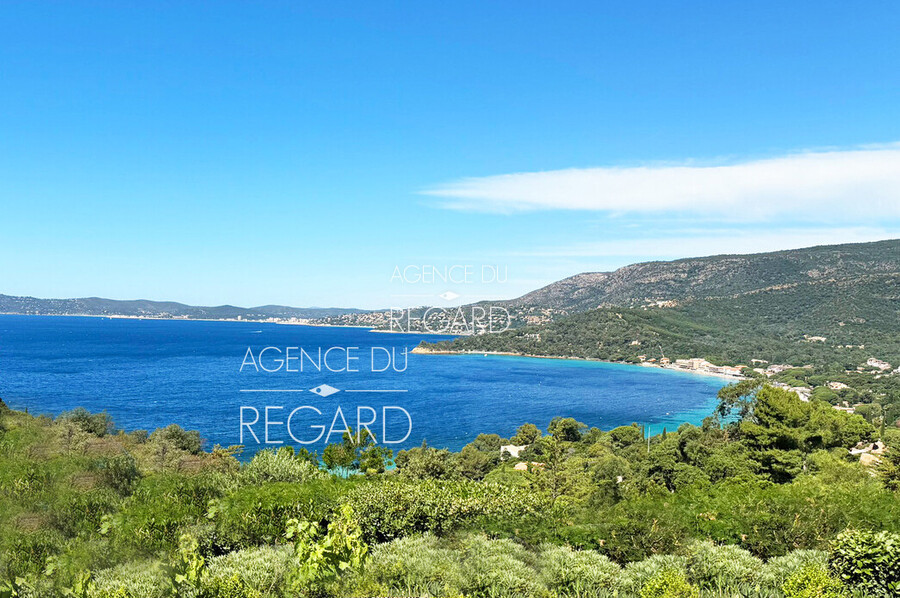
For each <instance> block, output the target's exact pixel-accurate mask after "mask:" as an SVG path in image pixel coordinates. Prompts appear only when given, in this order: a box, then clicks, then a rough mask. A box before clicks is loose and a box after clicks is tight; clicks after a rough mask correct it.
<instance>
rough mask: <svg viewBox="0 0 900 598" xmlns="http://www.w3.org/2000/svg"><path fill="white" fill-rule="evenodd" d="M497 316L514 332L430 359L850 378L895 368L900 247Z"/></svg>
mask: <svg viewBox="0 0 900 598" xmlns="http://www.w3.org/2000/svg"><path fill="white" fill-rule="evenodd" d="M499 304H500V305H504V306H506V307H507V309H509V310H510V312H511V313H512V314H513V316H514V319H515V321H516V322H517V324H518V325H517V326H516V328H515V329H513V330H510V331H507V332H504V333H501V334H483V335H476V336H470V337H464V338H460V339H458V340H456V341H453V342H444V343H439V344H438V346H437V347H434V348H437V349H440V350H450V351H477V352H480V351H503V352H512V353H521V354H534V355H560V356H573V357H585V358H596V359H606V360H613V361H641V360H643V359H644V358H650V357H653V358H656V359H659V358H662V357H663V356H665V357H669V358H676V357H681V358H686V357H705V358H707V359H709V360H711V361H714V362H716V363H732V364H733V363H748V362H749V360H751V359H765V360H778V361H784V362H788V363H794V364H806V363H818V364H826V363H831V364H840V365H843V366H845V367H848V368H850V367H851V366H852V367H855V366H856V365H857V364H859V363H860V360H862V361H865V360H866V359H867V358H868V357H879V358H884V359H888V360H889V361H891V362H892V363H894V364H896V363H897V362H898V361H900V240H890V241H879V242H874V243H858V244H847V245H832V246H822V247H811V248H807V249H797V250H789V251H778V252H772V253H761V254H752V255H721V256H712V257H704V258H689V259H681V260H676V261H671V262H647V263H642V264H635V265H632V266H626V267H624V268H620V269H619V270H616V271H615V272H599V273H586V274H579V275H577V276H573V277H570V278H567V279H564V280H561V281H559V282H556V283H553V284H551V285H548V286H546V287H543V288H541V289H538V290H536V291H533V292H531V293H528V294H527V295H524V296H522V297H519V298H517V299H513V300H510V301H506V302H500V303H499ZM535 314H542V315H543V319H541V318H538V317H536V316H535ZM523 323H524V325H523Z"/></svg>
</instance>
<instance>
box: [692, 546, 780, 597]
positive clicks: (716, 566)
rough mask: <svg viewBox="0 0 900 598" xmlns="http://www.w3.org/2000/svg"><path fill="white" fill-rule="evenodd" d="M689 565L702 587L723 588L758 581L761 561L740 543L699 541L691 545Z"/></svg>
mask: <svg viewBox="0 0 900 598" xmlns="http://www.w3.org/2000/svg"><path fill="white" fill-rule="evenodd" d="M687 566H688V574H689V576H690V578H691V580H692V581H693V582H694V583H696V584H698V585H699V586H700V587H701V588H704V589H709V590H721V589H724V588H726V587H729V586H731V585H734V584H744V583H750V582H753V581H755V580H756V577H757V575H758V573H759V571H760V569H761V568H762V561H761V560H759V559H758V558H756V557H755V556H753V555H752V554H750V553H749V552H748V551H746V550H744V549H743V548H740V547H738V546H734V545H726V546H719V545H716V544H713V543H712V542H709V541H697V542H693V543H691V544H690V545H689V546H688V565H687Z"/></svg>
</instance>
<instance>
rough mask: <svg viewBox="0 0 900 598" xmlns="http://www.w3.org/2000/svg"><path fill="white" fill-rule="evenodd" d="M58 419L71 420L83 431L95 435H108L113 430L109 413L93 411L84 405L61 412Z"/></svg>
mask: <svg viewBox="0 0 900 598" xmlns="http://www.w3.org/2000/svg"><path fill="white" fill-rule="evenodd" d="M57 419H58V420H63V421H69V422H72V423H73V424H75V425H76V426H78V427H79V428H81V430H82V431H84V432H87V433H88V434H93V435H94V436H106V435H107V434H109V433H111V432H112V431H113V421H112V418H111V417H110V416H109V414H108V413H106V412H105V411H104V412H102V413H91V412H90V411H88V410H87V409H85V408H84V407H76V408H75V409H73V410H72V411H66V412H65V413H61V414H60V415H59V417H58V418H57Z"/></svg>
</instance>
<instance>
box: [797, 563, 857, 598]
mask: <svg viewBox="0 0 900 598" xmlns="http://www.w3.org/2000/svg"><path fill="white" fill-rule="evenodd" d="M782 591H783V592H784V595H785V598H841V597H842V596H844V584H842V583H841V582H840V580H838V579H836V578H834V577H832V575H831V573H829V571H828V569H827V568H825V567H822V566H821V565H812V564H810V565H804V566H803V567H801V568H800V569H799V570H797V571H795V572H794V574H793V575H791V576H790V577H789V578H788V579H787V581H786V582H784V586H782Z"/></svg>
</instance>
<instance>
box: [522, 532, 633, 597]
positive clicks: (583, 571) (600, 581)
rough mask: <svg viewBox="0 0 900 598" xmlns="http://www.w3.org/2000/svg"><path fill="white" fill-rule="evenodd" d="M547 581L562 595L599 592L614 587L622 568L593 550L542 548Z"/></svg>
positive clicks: (543, 577)
mask: <svg viewBox="0 0 900 598" xmlns="http://www.w3.org/2000/svg"><path fill="white" fill-rule="evenodd" d="M538 562H539V568H540V576H541V580H542V581H543V582H544V584H545V585H546V586H547V587H548V588H549V589H550V590H551V591H553V592H556V593H557V594H559V595H564V596H565V595H576V596H581V595H585V594H597V593H600V592H601V591H603V590H607V589H610V588H611V587H612V586H613V584H614V583H615V581H616V578H617V577H618V576H619V575H620V574H621V573H622V569H621V567H619V566H618V565H617V564H615V563H614V562H612V561H611V560H609V559H608V558H607V557H605V556H604V555H602V554H600V553H598V552H595V551H593V550H572V549H571V548H568V547H565V546H550V545H545V546H542V547H541V551H540V556H539V559H538Z"/></svg>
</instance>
